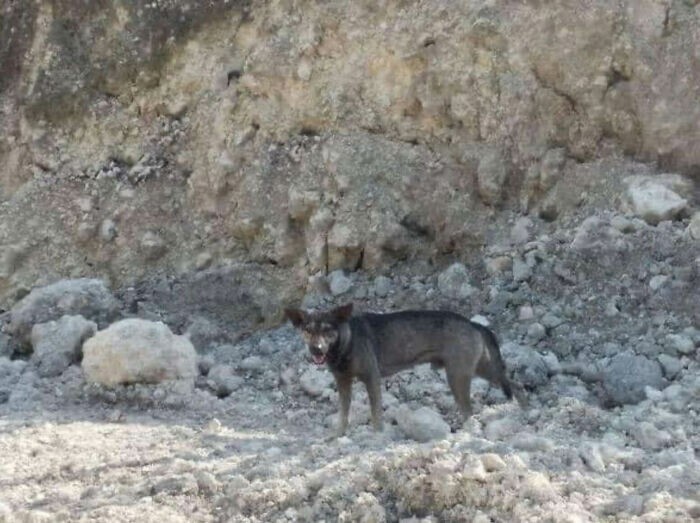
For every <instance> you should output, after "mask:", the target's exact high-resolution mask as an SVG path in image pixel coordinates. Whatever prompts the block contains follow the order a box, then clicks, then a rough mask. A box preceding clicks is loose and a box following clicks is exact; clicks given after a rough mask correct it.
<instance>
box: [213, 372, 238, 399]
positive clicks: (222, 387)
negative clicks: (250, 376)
mask: <svg viewBox="0 0 700 523" xmlns="http://www.w3.org/2000/svg"><path fill="white" fill-rule="evenodd" d="M207 384H208V385H209V387H210V388H211V389H212V390H213V391H214V393H215V394H216V395H217V396H219V397H220V398H223V397H226V396H228V395H230V394H231V393H232V392H234V391H235V390H238V389H239V388H240V387H241V385H243V378H241V377H240V376H238V375H237V374H236V372H235V371H234V370H233V367H231V366H230V365H224V364H219V365H214V366H213V367H212V368H211V369H209V374H208V375H207Z"/></svg>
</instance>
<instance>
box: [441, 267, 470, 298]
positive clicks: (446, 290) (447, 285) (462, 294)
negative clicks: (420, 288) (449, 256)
mask: <svg viewBox="0 0 700 523" xmlns="http://www.w3.org/2000/svg"><path fill="white" fill-rule="evenodd" d="M437 285H438V289H439V290H440V292H441V293H442V294H443V295H444V296H446V297H448V298H454V299H458V300H463V299H466V298H468V297H469V296H471V295H472V294H473V293H474V288H473V287H472V286H471V284H470V283H469V273H468V272H467V268H466V267H465V266H464V265H463V264H461V263H453V264H452V265H450V266H449V267H448V268H447V269H445V270H444V271H443V272H442V273H440V275H439V276H438V279H437Z"/></svg>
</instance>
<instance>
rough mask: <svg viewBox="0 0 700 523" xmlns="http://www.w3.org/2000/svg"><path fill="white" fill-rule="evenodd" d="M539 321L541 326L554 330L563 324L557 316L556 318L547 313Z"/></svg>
mask: <svg viewBox="0 0 700 523" xmlns="http://www.w3.org/2000/svg"><path fill="white" fill-rule="evenodd" d="M541 321H542V325H544V326H545V328H547V329H556V328H557V327H559V326H560V325H562V324H563V323H564V322H565V320H563V319H562V318H560V317H559V316H556V315H555V314H552V313H551V312H548V313H547V314H545V315H544V316H542V320H541Z"/></svg>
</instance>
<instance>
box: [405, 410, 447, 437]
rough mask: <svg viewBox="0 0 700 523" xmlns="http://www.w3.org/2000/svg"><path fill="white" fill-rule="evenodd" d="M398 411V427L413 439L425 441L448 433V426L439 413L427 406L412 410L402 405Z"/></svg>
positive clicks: (445, 435)
mask: <svg viewBox="0 0 700 523" xmlns="http://www.w3.org/2000/svg"><path fill="white" fill-rule="evenodd" d="M400 411H401V412H400V414H399V415H398V416H397V417H396V421H397V422H398V425H399V428H400V429H401V430H402V431H403V432H404V434H406V435H407V436H408V437H409V438H411V439H413V440H415V441H419V442H426V441H431V440H435V439H444V438H445V437H447V435H448V434H449V433H450V426H449V425H448V424H447V423H446V422H445V420H443V419H442V417H441V416H440V414H438V413H437V412H435V411H434V410H432V409H430V408H428V407H421V408H419V409H418V410H415V411H412V410H410V409H408V407H405V406H403V408H400Z"/></svg>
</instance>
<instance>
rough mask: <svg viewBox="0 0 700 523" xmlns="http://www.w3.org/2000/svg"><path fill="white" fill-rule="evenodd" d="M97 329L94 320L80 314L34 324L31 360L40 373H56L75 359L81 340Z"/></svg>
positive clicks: (56, 374) (60, 371)
mask: <svg viewBox="0 0 700 523" xmlns="http://www.w3.org/2000/svg"><path fill="white" fill-rule="evenodd" d="M96 330H97V324H96V323H95V322H93V321H88V320H86V319H85V318H83V317H82V316H63V317H61V319H59V320H57V321H50V322H48V323H38V324H36V325H34V327H33V328H32V333H31V343H32V347H33V348H34V352H33V353H32V357H31V361H32V363H33V364H34V365H36V367H37V373H38V374H39V376H43V377H47V376H58V375H59V374H62V373H63V371H65V370H66V369H67V368H68V367H70V366H71V365H72V364H74V363H78V362H79V361H80V356H81V349H82V346H83V342H84V341H85V340H86V339H88V338H89V337H90V336H92V335H93V334H95V331H96Z"/></svg>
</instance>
